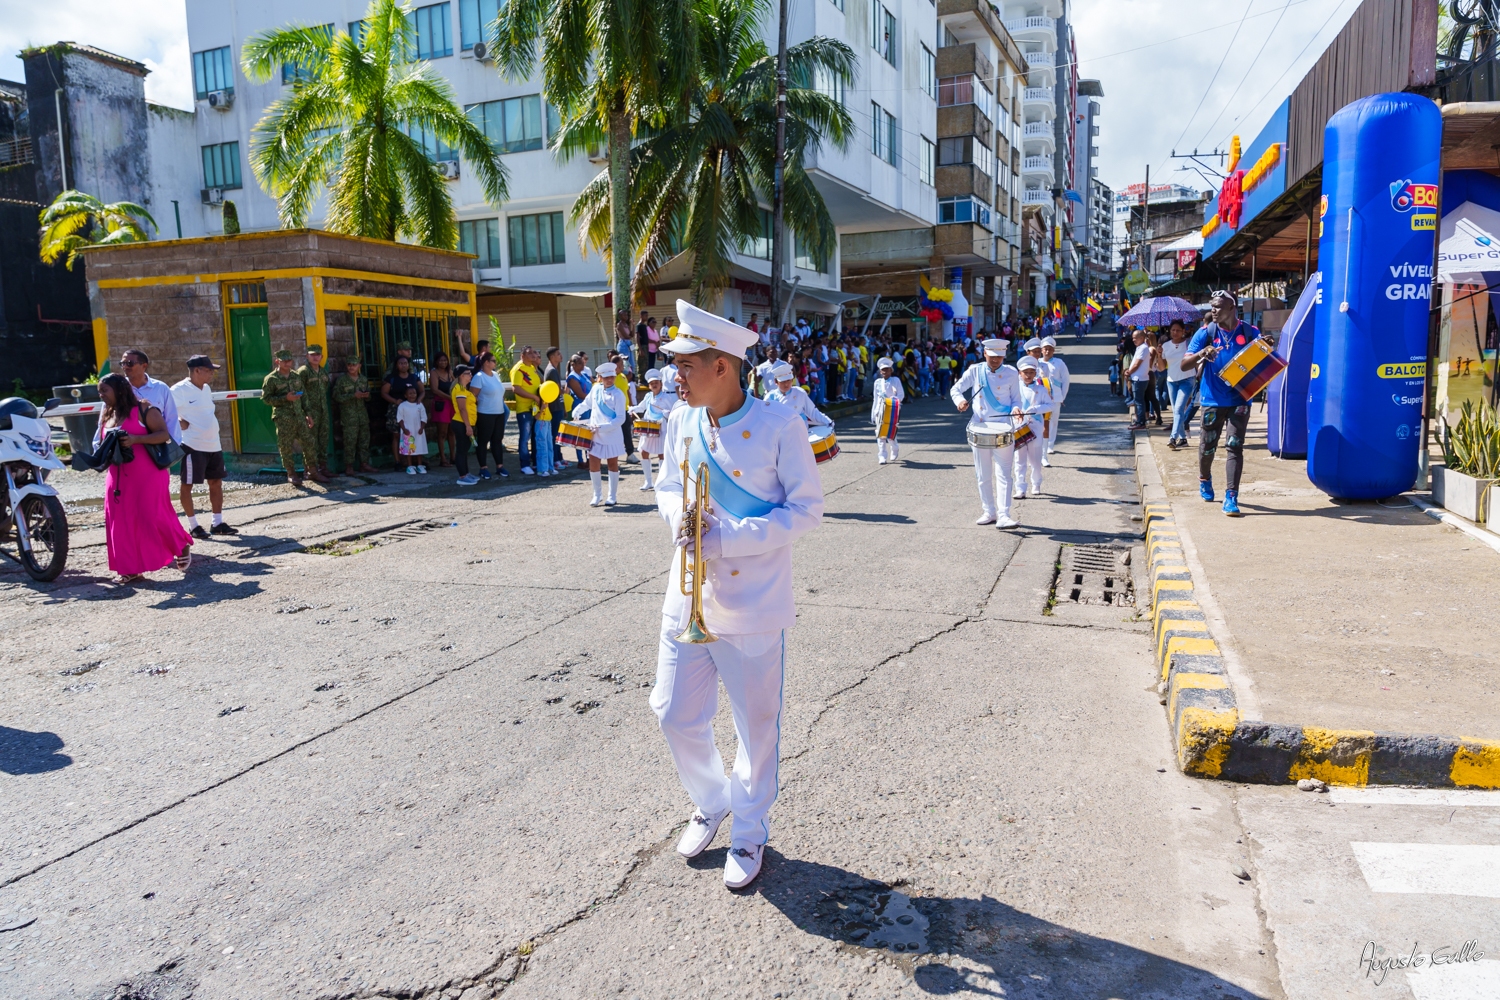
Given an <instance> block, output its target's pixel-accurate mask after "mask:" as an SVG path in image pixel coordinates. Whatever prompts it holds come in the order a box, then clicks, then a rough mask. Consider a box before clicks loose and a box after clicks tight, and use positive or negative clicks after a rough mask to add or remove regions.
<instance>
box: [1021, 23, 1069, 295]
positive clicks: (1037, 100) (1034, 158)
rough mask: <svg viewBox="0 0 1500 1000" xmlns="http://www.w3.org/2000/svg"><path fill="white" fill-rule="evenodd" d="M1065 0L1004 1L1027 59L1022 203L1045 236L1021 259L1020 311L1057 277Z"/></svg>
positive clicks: (1064, 157) (1064, 147) (1065, 152)
mask: <svg viewBox="0 0 1500 1000" xmlns="http://www.w3.org/2000/svg"><path fill="white" fill-rule="evenodd" d="M1064 13H1065V9H1064V0H1007V2H1006V4H1005V27H1006V29H1007V30H1008V31H1009V32H1010V34H1011V36H1012V37H1013V38H1015V40H1016V44H1017V45H1019V46H1020V47H1021V54H1022V57H1023V58H1024V59H1025V61H1026V71H1027V72H1026V81H1025V87H1024V88H1023V90H1022V91H1021V115H1022V118H1021V127H1020V132H1021V154H1022V155H1021V182H1022V189H1021V199H1020V200H1021V205H1022V207H1023V210H1025V211H1028V212H1035V213H1037V214H1038V215H1039V216H1040V219H1039V221H1040V223H1041V228H1042V229H1043V230H1044V231H1045V232H1046V233H1047V234H1048V239H1047V240H1046V241H1045V243H1046V246H1045V248H1044V249H1042V250H1041V251H1040V252H1038V253H1034V254H1032V255H1029V256H1028V257H1026V258H1023V260H1022V264H1023V267H1022V275H1023V281H1025V282H1026V286H1027V287H1026V288H1025V289H1024V292H1025V293H1026V301H1024V302H1022V303H1020V305H1022V307H1024V308H1031V309H1034V308H1037V307H1040V306H1045V305H1046V303H1047V299H1048V290H1049V288H1050V287H1051V281H1052V280H1053V278H1054V277H1055V276H1056V274H1057V261H1056V259H1055V258H1054V250H1053V247H1052V239H1051V237H1052V235H1053V232H1054V227H1055V226H1058V225H1060V224H1061V222H1062V215H1061V209H1060V207H1059V195H1060V194H1061V191H1062V190H1063V189H1064V187H1065V184H1064V177H1065V175H1066V171H1067V168H1068V157H1069V156H1070V153H1071V135H1072V130H1071V129H1070V128H1068V127H1066V125H1067V120H1066V119H1064V120H1063V121H1061V122H1060V121H1059V109H1060V108H1061V107H1063V106H1064V105H1065V104H1066V106H1068V107H1071V101H1070V100H1069V101H1066V102H1064V101H1063V100H1062V99H1061V97H1060V94H1059V89H1060V88H1061V89H1062V90H1068V89H1069V88H1071V86H1072V80H1073V67H1072V65H1071V62H1072V60H1071V57H1070V56H1069V55H1068V50H1067V48H1066V47H1064V48H1062V49H1061V50H1060V49H1059V44H1058V40H1059V38H1067V37H1070V32H1069V30H1068V28H1067V24H1066V21H1065V20H1064Z"/></svg>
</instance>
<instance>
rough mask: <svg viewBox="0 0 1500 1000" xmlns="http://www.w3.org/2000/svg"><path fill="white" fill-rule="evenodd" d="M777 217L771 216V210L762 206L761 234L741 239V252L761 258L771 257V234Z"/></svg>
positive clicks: (747, 255) (767, 258)
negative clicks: (752, 237) (748, 238)
mask: <svg viewBox="0 0 1500 1000" xmlns="http://www.w3.org/2000/svg"><path fill="white" fill-rule="evenodd" d="M775 221H776V220H775V219H773V218H772V217H771V213H770V211H768V210H767V209H764V208H762V209H761V210H760V235H759V236H756V237H755V238H754V239H750V240H741V241H740V253H742V254H744V255H745V256H746V257H759V258H760V259H761V260H770V259H771V234H772V232H773V230H774V228H775Z"/></svg>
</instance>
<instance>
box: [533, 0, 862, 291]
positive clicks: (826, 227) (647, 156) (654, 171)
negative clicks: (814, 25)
mask: <svg viewBox="0 0 1500 1000" xmlns="http://www.w3.org/2000/svg"><path fill="white" fill-rule="evenodd" d="M769 10H770V4H769V3H768V2H767V0H694V6H693V13H694V20H695V22H696V24H695V34H696V36H697V42H698V54H697V56H696V59H695V65H696V75H695V78H694V79H693V80H692V81H691V86H690V87H689V89H688V91H687V93H686V95H685V98H684V99H683V101H682V103H681V105H680V106H679V107H678V108H676V109H674V110H673V112H672V113H671V114H662V115H659V116H657V117H658V118H659V119H660V120H661V121H663V124H662V125H661V126H660V127H656V128H646V129H643V130H642V134H641V142H640V144H639V145H638V146H637V147H636V148H635V150H633V152H632V156H631V166H632V172H633V181H632V188H633V190H634V197H633V199H632V201H631V206H630V210H631V232H632V236H633V240H634V242H635V245H636V250H637V253H638V256H639V258H640V264H639V266H638V268H637V270H636V288H637V291H638V292H639V291H640V290H642V289H644V288H645V287H646V286H647V285H648V284H649V283H650V281H651V279H652V277H653V276H654V274H655V273H656V271H657V270H659V269H660V267H661V265H663V264H664V263H666V262H667V261H668V260H669V259H671V258H672V257H673V256H675V255H676V254H677V253H678V252H679V251H682V250H685V251H687V252H688V253H690V254H691V255H692V261H693V272H692V275H693V276H692V289H693V296H694V297H695V298H699V297H700V296H709V297H711V296H712V295H713V294H714V293H717V292H719V291H722V290H723V289H724V288H725V287H727V286H728V285H729V280H730V278H729V265H730V262H731V261H732V260H733V257H734V254H735V252H736V251H737V250H738V249H739V248H740V247H741V246H743V244H744V243H745V242H746V241H747V240H751V239H754V238H755V237H757V236H760V235H761V234H762V209H761V203H762V201H763V200H769V197H770V194H771V191H772V185H773V183H774V178H775V146H776V142H775V137H776V57H775V56H774V55H773V54H772V53H770V52H769V51H768V50H767V48H766V45H765V43H764V42H763V41H762V40H761V25H762V24H763V23H764V20H765V18H766V17H767V15H768V13H769ZM854 65H855V56H854V52H853V51H852V50H851V49H850V48H849V46H847V45H845V44H844V43H843V42H838V41H834V40H832V39H829V38H823V37H817V38H812V39H809V40H808V41H806V42H802V43H801V44H799V45H795V46H792V47H791V48H789V49H788V50H787V125H786V149H787V153H786V169H785V174H784V177H785V180H784V192H785V202H784V204H785V207H786V211H787V214H788V215H789V216H790V217H791V218H793V219H796V220H798V222H797V225H796V228H797V231H798V232H799V233H800V235H801V237H802V243H803V245H804V246H806V247H808V248H809V249H810V250H811V251H812V252H813V253H814V254H815V255H816V256H818V257H819V258H823V259H826V258H827V257H829V256H831V255H832V253H833V250H834V242H835V240H836V234H835V232H834V228H833V219H832V217H831V216H830V215H829V213H828V206H827V205H826V204H825V203H824V201H823V196H822V195H821V194H819V192H818V189H817V188H816V187H815V186H814V185H813V183H812V179H811V178H810V177H808V175H807V171H806V169H805V168H804V163H805V161H806V158H807V155H808V154H809V153H810V152H811V151H812V150H814V149H816V148H817V146H818V143H819V142H820V141H822V140H825V139H826V140H827V141H828V142H829V143H830V144H832V145H833V146H836V147H838V148H840V149H843V148H846V147H847V146H848V144H849V141H850V139H851V138H852V137H853V135H854V122H853V119H852V118H851V117H850V115H849V112H848V110H847V109H845V108H844V106H843V104H841V103H840V102H839V101H838V100H837V99H836V98H834V97H832V96H830V95H829V94H826V93H823V92H821V91H819V90H816V89H814V81H824V82H826V83H825V85H827V84H831V83H833V82H834V81H842V82H843V83H844V84H846V85H847V84H848V83H851V82H852V81H853V75H854ZM572 124H573V123H569V124H568V125H566V126H565V127H564V131H565V133H566V132H567V130H568V129H569V128H571V127H572ZM570 139H571V137H570V136H568V135H566V134H565V135H564V136H562V137H560V138H559V144H562V143H565V142H567V141H570ZM609 201H610V199H609V190H608V188H607V187H606V185H605V178H604V177H603V176H600V177H598V178H596V179H595V180H594V181H593V182H592V183H590V184H589V185H588V186H587V187H585V188H584V190H583V192H582V193H581V194H580V195H579V197H578V200H577V201H576V202H575V203H574V206H573V212H574V216H575V218H577V219H578V220H579V222H580V224H581V227H582V229H583V231H584V232H585V233H586V234H589V235H590V236H591V237H592V238H595V239H598V238H599V237H600V236H602V233H603V229H604V226H605V217H604V212H605V210H606V209H607V208H608V207H609Z"/></svg>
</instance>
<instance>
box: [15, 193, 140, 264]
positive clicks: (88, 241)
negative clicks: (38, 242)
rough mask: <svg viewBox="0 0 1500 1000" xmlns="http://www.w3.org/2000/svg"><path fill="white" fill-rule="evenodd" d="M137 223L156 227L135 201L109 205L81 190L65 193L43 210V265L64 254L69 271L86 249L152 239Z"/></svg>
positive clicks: (115, 202) (54, 262)
mask: <svg viewBox="0 0 1500 1000" xmlns="http://www.w3.org/2000/svg"><path fill="white" fill-rule="evenodd" d="M137 220H145V222H146V223H147V224H149V225H150V226H151V228H152V229H155V228H157V226H156V220H155V219H153V218H151V213H150V212H148V211H146V210H145V209H144V208H142V207H141V206H139V205H137V204H136V203H135V202H133V201H114V202H110V203H109V204H108V205H106V204H104V202H102V201H100V200H99V199H98V198H95V197H94V196H93V195H91V194H84V193H83V192H82V191H71V190H70V191H64V192H63V193H62V194H60V195H58V196H57V197H56V198H54V199H53V200H52V204H50V205H48V206H47V207H46V208H44V209H42V214H41V221H42V254H41V256H42V263H43V264H56V263H57V262H58V261H59V260H60V259H62V257H63V256H64V255H66V256H67V258H68V270H69V271H71V270H73V262H74V261H75V260H77V259H78V252H79V251H80V250H82V249H83V248H84V247H93V246H114V245H115V244H118V243H144V242H146V241H147V240H149V239H150V238H151V237H150V236H149V235H148V234H147V233H146V230H145V228H144V227H143V226H142V225H141V223H140V222H139V221H137Z"/></svg>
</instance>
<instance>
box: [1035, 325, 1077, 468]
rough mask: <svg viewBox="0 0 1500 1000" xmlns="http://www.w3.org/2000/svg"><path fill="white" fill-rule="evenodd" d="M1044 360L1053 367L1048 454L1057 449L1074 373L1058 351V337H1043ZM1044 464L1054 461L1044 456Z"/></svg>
mask: <svg viewBox="0 0 1500 1000" xmlns="http://www.w3.org/2000/svg"><path fill="white" fill-rule="evenodd" d="M1042 360H1043V361H1045V362H1046V363H1047V364H1048V365H1049V366H1050V367H1051V368H1052V420H1051V421H1050V425H1051V426H1049V427H1048V428H1047V454H1048V455H1050V454H1052V453H1053V452H1054V451H1056V450H1057V448H1056V445H1057V424H1058V421H1060V420H1061V419H1062V406H1063V402H1064V401H1065V400H1067V398H1068V386H1070V385H1071V384H1072V382H1073V374H1072V372H1070V371H1068V363H1067V362H1066V361H1064V360H1063V359H1062V356H1061V355H1059V354H1058V353H1057V338H1056V337H1043V338H1042ZM1042 464H1043V465H1049V466H1050V465H1051V464H1052V463H1051V462H1049V461H1047V458H1046V456H1043V457H1042Z"/></svg>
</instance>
